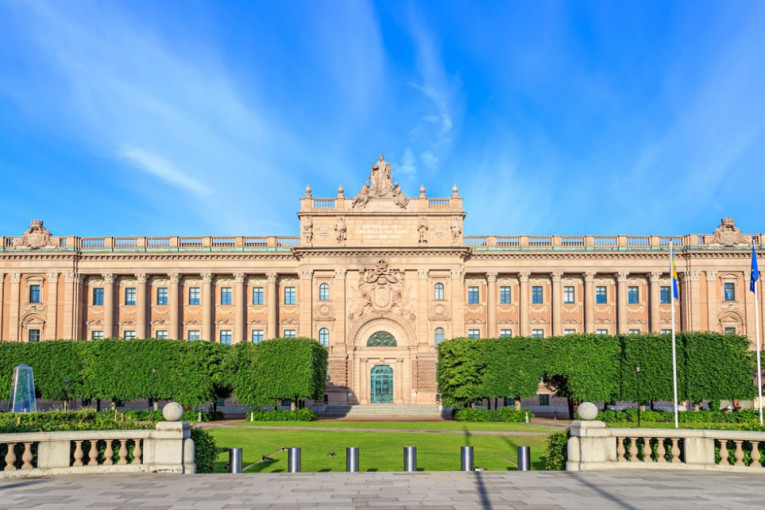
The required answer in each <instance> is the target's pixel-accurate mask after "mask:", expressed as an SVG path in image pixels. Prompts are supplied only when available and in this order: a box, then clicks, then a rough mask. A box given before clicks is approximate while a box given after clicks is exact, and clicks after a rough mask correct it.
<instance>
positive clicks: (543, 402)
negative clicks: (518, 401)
mask: <svg viewBox="0 0 765 510" xmlns="http://www.w3.org/2000/svg"><path fill="white" fill-rule="evenodd" d="M539 405H540V406H549V405H550V395H539Z"/></svg>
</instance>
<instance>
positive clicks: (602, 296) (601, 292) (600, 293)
mask: <svg viewBox="0 0 765 510" xmlns="http://www.w3.org/2000/svg"><path fill="white" fill-rule="evenodd" d="M595 303H597V304H599V305H604V304H606V303H608V297H607V294H606V287H605V286H600V285H599V286H597V287H595Z"/></svg>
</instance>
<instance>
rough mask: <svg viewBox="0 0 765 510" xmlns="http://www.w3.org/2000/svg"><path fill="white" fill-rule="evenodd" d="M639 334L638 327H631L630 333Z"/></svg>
mask: <svg viewBox="0 0 765 510" xmlns="http://www.w3.org/2000/svg"><path fill="white" fill-rule="evenodd" d="M639 334H640V330H639V329H631V330H630V335H639Z"/></svg>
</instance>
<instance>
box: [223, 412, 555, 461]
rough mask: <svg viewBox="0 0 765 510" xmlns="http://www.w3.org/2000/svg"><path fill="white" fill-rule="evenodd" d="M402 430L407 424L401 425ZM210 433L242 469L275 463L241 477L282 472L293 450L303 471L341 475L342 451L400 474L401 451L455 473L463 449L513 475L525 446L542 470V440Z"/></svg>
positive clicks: (350, 433)
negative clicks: (238, 457) (355, 450)
mask: <svg viewBox="0 0 765 510" xmlns="http://www.w3.org/2000/svg"><path fill="white" fill-rule="evenodd" d="M344 423H348V422H344ZM378 423H379V422H378ZM393 423H397V422H391V423H387V425H392V424H393ZM406 425H411V423H410V422H406ZM459 425H463V424H459ZM470 425H471V426H472V425H475V424H470ZM482 425H487V424H482ZM388 428H393V427H388ZM504 430H507V429H504ZM547 430H548V431H549V429H547ZM210 432H211V433H212V434H213V436H215V439H216V441H217V442H218V447H219V448H225V447H241V448H242V454H243V463H242V465H243V467H245V466H247V465H249V464H251V463H253V462H255V461H257V460H260V459H261V458H262V457H263V456H264V455H268V456H269V457H271V458H273V459H274V461H273V462H263V463H259V464H257V465H256V466H253V467H252V468H250V469H249V470H247V471H245V472H246V473H258V472H284V471H286V470H287V452H285V451H280V449H281V448H282V447H295V446H299V447H300V448H301V449H302V451H301V454H302V470H303V471H345V448H346V447H347V446H358V447H359V465H360V468H361V471H402V470H403V447H404V446H416V447H417V467H418V469H419V470H424V471H457V470H459V467H460V451H459V448H460V446H463V445H470V446H473V447H474V458H475V465H476V466H481V467H484V468H486V469H489V470H492V471H506V470H514V469H516V465H515V462H516V460H517V459H516V454H517V447H518V446H521V445H523V446H530V447H531V463H532V469H534V470H541V469H543V468H544V455H545V445H546V440H547V438H546V437H545V436H501V435H475V434H470V432H467V431H465V433H464V434H447V433H443V434H441V433H432V434H422V433H411V432H408V433H407V432H401V433H395V432H386V433H382V434H381V433H376V432H358V431H340V430H335V431H331V430H327V431H324V430H267V429H254V428H253V429H243V428H236V427H232V428H219V429H210ZM329 452H334V453H335V455H334V456H330V455H328V454H329ZM227 461H228V453H227V452H224V453H221V454H220V455H219V456H218V461H217V462H216V464H215V471H216V472H225V467H224V464H225V463H226V462H227Z"/></svg>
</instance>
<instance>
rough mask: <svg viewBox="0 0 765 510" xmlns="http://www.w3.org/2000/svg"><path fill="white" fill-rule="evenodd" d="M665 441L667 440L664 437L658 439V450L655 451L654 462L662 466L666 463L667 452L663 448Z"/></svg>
mask: <svg viewBox="0 0 765 510" xmlns="http://www.w3.org/2000/svg"><path fill="white" fill-rule="evenodd" d="M666 440H667V439H666V438H665V437H660V438H659V439H657V441H658V444H657V446H658V448H657V449H656V460H657V461H658V462H659V463H662V464H663V463H665V462H667V450H666V448H664V441H666Z"/></svg>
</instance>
